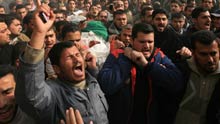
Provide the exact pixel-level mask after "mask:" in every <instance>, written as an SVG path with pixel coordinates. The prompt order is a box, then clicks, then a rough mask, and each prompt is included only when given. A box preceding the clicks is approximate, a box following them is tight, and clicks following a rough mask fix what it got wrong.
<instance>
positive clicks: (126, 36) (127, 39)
mask: <svg viewBox="0 0 220 124" xmlns="http://www.w3.org/2000/svg"><path fill="white" fill-rule="evenodd" d="M131 33H132V30H131V29H122V31H121V33H120V40H121V41H122V42H123V43H124V44H125V46H129V44H130V43H131Z"/></svg>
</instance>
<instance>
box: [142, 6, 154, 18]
mask: <svg viewBox="0 0 220 124" xmlns="http://www.w3.org/2000/svg"><path fill="white" fill-rule="evenodd" d="M152 10H153V7H151V6H147V7H144V8H143V9H142V10H141V17H144V16H145V14H146V11H152Z"/></svg>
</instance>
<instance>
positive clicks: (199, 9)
mask: <svg viewBox="0 0 220 124" xmlns="http://www.w3.org/2000/svg"><path fill="white" fill-rule="evenodd" d="M206 11H209V10H208V9H207V8H203V7H196V8H195V9H194V10H193V11H192V14H191V15H192V18H198V17H199V14H200V13H202V12H206Z"/></svg>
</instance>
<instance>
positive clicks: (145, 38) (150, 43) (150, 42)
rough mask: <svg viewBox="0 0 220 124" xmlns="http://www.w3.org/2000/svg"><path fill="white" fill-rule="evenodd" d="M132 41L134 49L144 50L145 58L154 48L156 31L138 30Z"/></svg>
mask: <svg viewBox="0 0 220 124" xmlns="http://www.w3.org/2000/svg"><path fill="white" fill-rule="evenodd" d="M131 43H132V48H133V49H134V50H136V51H139V52H142V53H143V55H144V56H145V58H149V57H150V56H151V54H152V52H153V49H154V33H149V34H145V33H143V32H138V34H137V37H136V38H134V39H133V41H132V42H131Z"/></svg>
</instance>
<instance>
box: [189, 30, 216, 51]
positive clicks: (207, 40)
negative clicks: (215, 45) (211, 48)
mask: <svg viewBox="0 0 220 124" xmlns="http://www.w3.org/2000/svg"><path fill="white" fill-rule="evenodd" d="M216 39H217V36H216V35H215V34H214V33H213V32H212V31H208V30H201V31H197V32H195V33H193V34H192V36H191V46H192V49H196V46H195V44H196V42H199V43H201V44H204V45H210V44H212V42H214V40H216Z"/></svg>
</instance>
